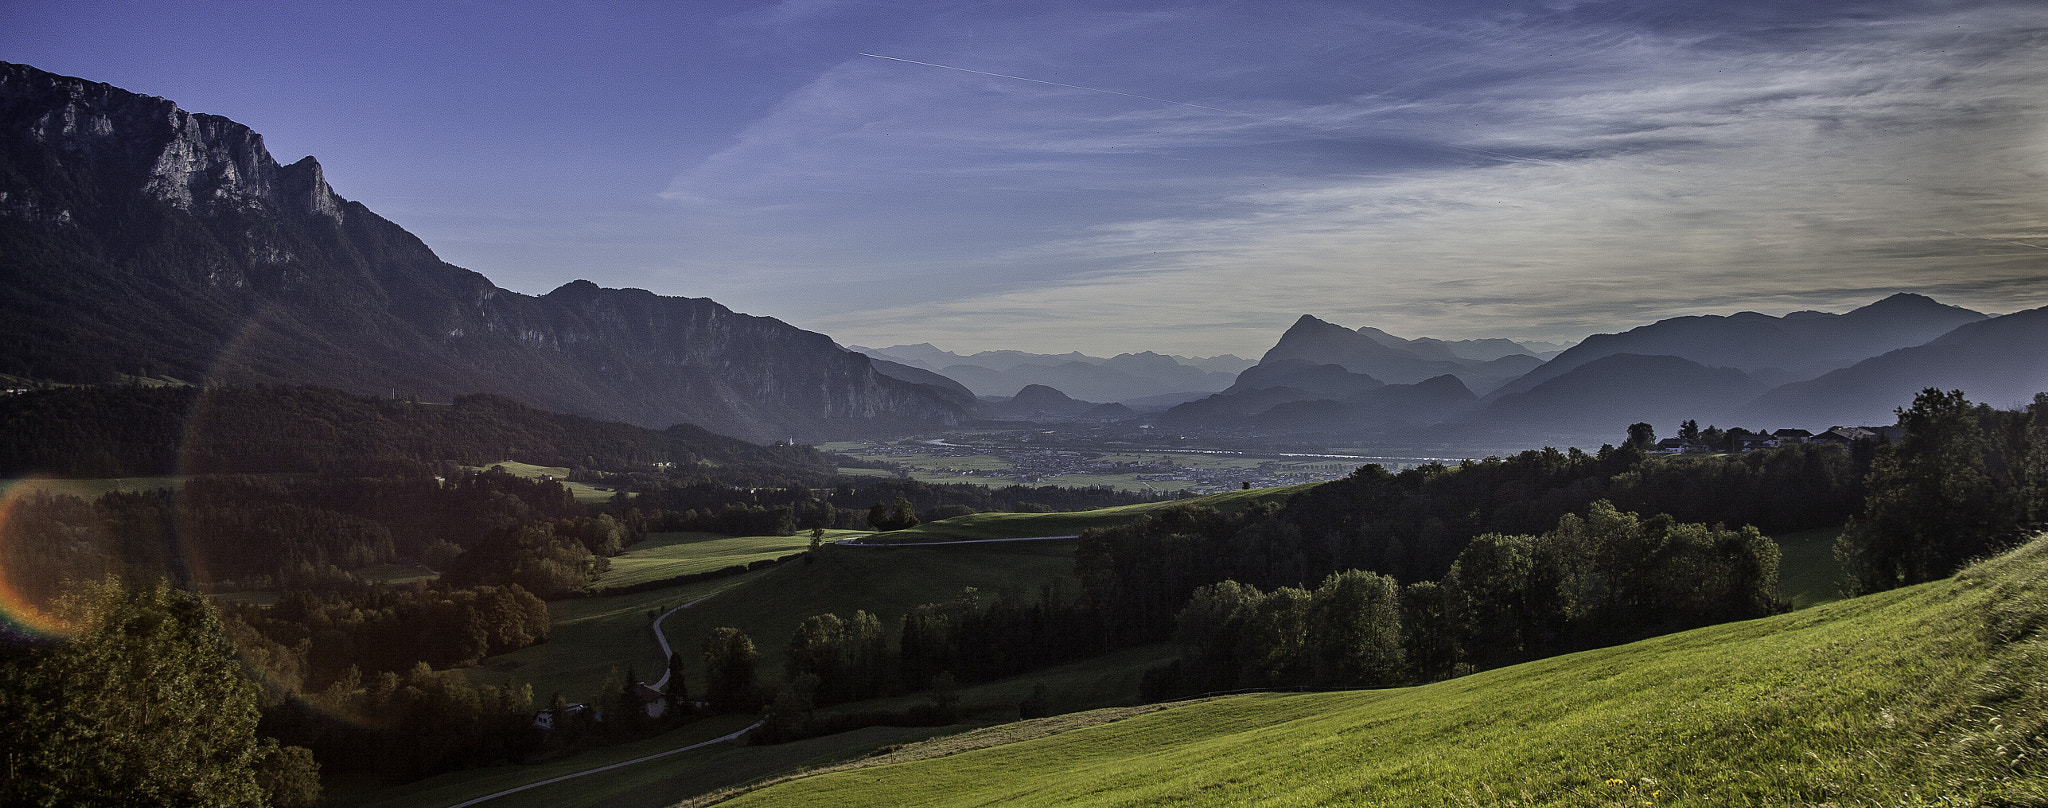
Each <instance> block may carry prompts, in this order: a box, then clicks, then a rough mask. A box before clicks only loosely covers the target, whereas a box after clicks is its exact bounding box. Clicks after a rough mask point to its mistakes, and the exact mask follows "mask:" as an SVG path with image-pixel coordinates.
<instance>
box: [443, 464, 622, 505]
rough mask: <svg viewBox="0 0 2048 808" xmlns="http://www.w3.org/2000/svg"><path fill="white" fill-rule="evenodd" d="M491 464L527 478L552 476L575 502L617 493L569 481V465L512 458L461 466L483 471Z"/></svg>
mask: <svg viewBox="0 0 2048 808" xmlns="http://www.w3.org/2000/svg"><path fill="white" fill-rule="evenodd" d="M492 466H503V467H504V468H505V470H506V471H508V472H511V473H512V474H513V475H514V476H518V477H525V478H526V479H529V480H538V479H540V478H542V477H553V478H554V479H555V481H556V482H559V483H561V484H562V485H563V486H564V487H566V488H568V489H569V493H570V494H571V495H573V496H575V497H576V501H577V502H581V503H584V504H589V503H593V502H609V501H611V498H612V495H613V494H614V493H617V492H615V491H613V490H612V489H611V488H610V487H601V486H595V485H591V484H589V483H572V482H569V467H567V466H536V465H534V464H532V463H520V462H516V461H512V460H501V461H498V462H496V463H486V464H484V465H481V466H464V467H463V468H466V469H473V470H475V471H483V470H484V469H488V468H490V467H492Z"/></svg>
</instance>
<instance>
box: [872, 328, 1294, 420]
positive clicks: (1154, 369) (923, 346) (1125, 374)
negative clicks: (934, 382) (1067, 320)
mask: <svg viewBox="0 0 2048 808" xmlns="http://www.w3.org/2000/svg"><path fill="white" fill-rule="evenodd" d="M851 349H852V350H854V351H858V352H860V353H863V354H867V355H868V356H870V357H873V358H876V359H884V360H888V361H891V362H895V363H898V364H902V365H905V366H909V367H913V368H917V369H919V370H925V371H930V372H934V373H940V374H943V375H945V376H946V377H948V378H951V379H953V380H954V381H957V382H959V383H960V384H961V385H963V386H965V387H966V388H967V389H969V390H972V391H974V394H975V395H977V396H981V397H985V398H1008V397H1010V396H1015V395H1017V394H1018V392H1019V391H1021V390H1023V389H1024V388H1025V387H1028V386H1031V385H1044V386H1047V387H1053V388H1056V389H1058V390H1060V391H1061V392H1063V393H1065V394H1067V395H1071V396H1074V397H1077V398H1082V399H1086V400H1089V401H1106V402H1123V403H1126V404H1131V405H1135V406H1141V407H1142V406H1158V405H1170V404H1177V403H1180V402H1181V401H1187V400H1189V399H1194V398H1200V397H1201V396H1202V395H1204V394H1207V393H1213V392H1216V391H1218V390H1222V389H1224V388H1226V387H1229V386H1230V385H1231V384H1232V383H1233V382H1234V381H1235V380H1236V378H1237V374H1238V372H1240V371H1242V370H1244V369H1245V368H1248V367H1251V366H1252V365H1253V364H1255V363H1254V362H1252V361H1251V360H1248V359H1241V358H1239V357H1236V356H1231V355H1229V354H1224V355H1222V356H1212V357H1203V358H1189V357H1180V356H1165V355H1162V354H1157V353H1153V352H1151V351H1146V352H1143V353H1126V354H1118V355H1116V356H1112V357H1108V358H1102V357H1096V356H1088V355H1086V354H1082V353H1078V352H1075V353H1065V354H1034V353H1026V352H1023V351H983V352H981V353H977V354H972V355H967V356H962V355H960V354H956V353H953V352H951V351H945V350H941V349H939V348H937V347H935V346H933V345H932V344H931V343H919V344H916V345H892V346H890V347H887V348H864V347H861V346H858V345H856V346H852V348H851Z"/></svg>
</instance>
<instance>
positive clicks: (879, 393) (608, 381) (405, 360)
mask: <svg viewBox="0 0 2048 808" xmlns="http://www.w3.org/2000/svg"><path fill="white" fill-rule="evenodd" d="M0 279H4V284H0V312H5V313H6V315H7V316H6V317H4V318H0V373H7V374H12V375H16V376H24V377H29V378H39V379H56V380H62V381H83V382H97V381H106V380H110V379H116V378H120V377H122V376H124V375H132V376H164V377H171V378H176V379H182V380H186V381H192V382H200V381H212V382H216V383H251V382H292V383H316V384H324V385H328V386H332V387H340V388H345V389H350V390H357V391H365V392H385V391H388V390H393V389H396V390H398V391H401V392H407V393H415V394H418V395H421V396H422V397H425V398H428V399H430V400H431V399H446V398H448V397H452V396H454V395H459V394H464V393H475V392H490V393H499V394H503V395H507V396H511V397H514V398H518V399H520V400H523V401H526V402H529V403H531V404H534V405H537V406H541V407H545V408H548V409H553V410H559V411H564V412H571V413H577V414H583V415H590V416H594V417H600V418H607V419H614V420H621V421H627V422H630V423H636V424H641V425H646V426H656V427H659V426H666V425H668V424H672V423H677V422H689V423H694V424H698V425H701V426H704V427H707V428H710V429H713V430H717V431H720V432H725V433H728V434H733V435H738V436H742V437H748V438H753V439H757V440H759V439H769V438H779V437H786V436H797V437H823V436H825V435H830V434H857V433H863V432H875V431H884V430H895V429H910V428H917V427H920V426H929V425H935V424H945V423H952V422H954V421H956V420H958V419H960V418H961V417H962V412H961V409H960V406H959V405H958V404H956V403H954V402H950V401H947V400H945V399H944V398H943V397H942V396H940V395H937V394H935V392H934V391H931V390H928V389H925V388H923V387H920V386H918V385H915V384H910V383H907V382H904V381H902V380H899V379H894V378H890V377H888V376H885V375H882V374H880V373H877V372H876V371H875V369H874V368H873V367H872V366H871V364H870V363H869V361H868V359H867V358H866V357H864V356H861V355H859V354H855V353H851V352H848V351H845V350H841V349H839V348H838V347H836V346H835V345H834V344H833V342H832V340H831V339H830V338H828V337H826V336H825V335H823V334H817V333H813V332H809V331H804V330H802V329H798V328H795V327H793V326H790V325H788V324H786V323H783V322H780V321H778V320H774V319H771V318H765V317H753V316H748V315H745V314H739V313H736V312H733V311H732V310H730V309H727V308H725V307H724V306H721V305H719V304H717V303H715V302H713V301H710V300H706V299H696V298H678V297H663V296H659V295H655V294H652V293H650V292H645V291H641V290H636V289H603V288H599V287H598V286H596V285H595V284H592V283H589V282H587V281H576V282H573V283H569V284H567V285H564V286H563V287H561V288H559V289H556V290H555V291H553V292H550V293H548V294H546V295H542V296H539V297H534V296H530V295H523V294H519V293H516V292H511V291H508V290H505V289H501V288H499V287H497V286H496V285H495V284H492V283H491V282H490V280H489V279H488V278H485V277H484V276H482V275H480V274H477V273H475V272H471V271H469V270H466V269H462V268H460V267H456V266H453V265H450V264H448V263H445V262H443V261H441V260H440V259H439V258H438V257H436V256H435V255H434V253H433V251H432V250H431V249H429V248H428V247H427V245H426V244H424V243H422V242H421V241H420V240H419V239H418V238H416V237H414V236H413V235H412V234H411V233H408V232H406V231H405V230H404V229H403V228H400V227H399V226H397V225H395V224H393V223H391V222H389V221H387V220H385V219H383V218H382V217H380V216H378V215H377V214H375V213H373V212H371V211H370V210H369V209H368V208H365V207H363V206H362V205H360V204H358V203H355V202H350V201H347V200H345V199H342V198H341V197H339V196H337V195H336V194H335V193H334V191H333V190H332V189H330V188H329V187H328V185H327V182H326V179H325V177H324V176H323V175H322V173H321V169H320V165H319V163H317V162H315V161H314V160H313V158H311V157H308V158H305V159H303V160H300V161H298V162H296V163H292V164H290V165H279V164H278V163H277V162H276V161H275V160H273V159H272V158H271V155H270V153H269V151H268V150H267V149H265V148H264V145H263V138H262V136H261V135H258V134H256V133H255V132H253V131H251V130H250V129H249V128H248V127H246V126H243V125H241V124H238V123H235V122H234V121H231V120H228V119H226V118H221V117H217V116H211V115H200V114H193V113H189V112H186V111H184V110H181V109H179V108H178V107H177V105H176V104H173V103H172V102H170V101H167V100H164V99H161V98H153V97H148V96H142V95H137V94H134V93H130V92H127V91H124V90H121V89H118V88H115V87H110V86H108V85H105V84H100V83H96V82H90V81H85V80H82V79H75V78H69V77H64V76H57V75H54V74H50V73H46V72H43V71H40V70H36V69H35V68H32V67H28V66H24V65H14V64H5V63H0Z"/></svg>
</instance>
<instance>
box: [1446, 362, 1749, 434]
mask: <svg viewBox="0 0 2048 808" xmlns="http://www.w3.org/2000/svg"><path fill="white" fill-rule="evenodd" d="M1763 390H1764V386H1763V385H1762V384H1759V383H1758V382H1757V381H1756V380H1755V379H1752V378H1750V377H1749V376H1748V375H1746V374H1744V373H1743V372H1742V371H1740V370H1736V369H1734V368H1710V367H1707V366H1705V365H1701V364H1700V363H1698V362H1694V361H1691V360H1688V359H1683V358H1680V357H1676V356H1643V355H1640V354H1614V355H1611V356H1603V357H1600V358H1598V359H1595V360H1593V361H1590V362H1587V363H1585V364H1583V365H1580V366H1578V367H1575V368H1572V369H1571V370H1568V371H1566V372H1564V373H1562V374H1560V375H1558V376H1555V377H1553V378H1550V379H1547V380H1544V381H1543V382H1541V383H1539V384H1537V385H1535V386H1534V387H1532V388H1530V389H1527V390H1523V391H1521V392H1516V393H1508V394H1506V395H1502V396H1500V397H1499V398H1496V399H1493V400H1492V401H1490V402H1488V403H1487V405H1486V406H1485V408H1484V409H1483V410H1480V411H1479V412H1477V413H1474V414H1473V415H1471V416H1470V417H1469V418H1465V419H1462V420H1460V421H1459V426H1458V427H1457V429H1456V430H1454V431H1464V432H1467V433H1469V434H1470V435H1472V436H1473V437H1475V438H1479V437H1486V436H1494V437H1503V436H1516V437H1520V438H1523V439H1527V440H1538V441H1540V442H1544V443H1550V444H1554V445H1560V446H1562V445H1577V446H1581V447H1586V448H1591V447H1594V446H1598V445H1600V444H1602V443H1620V442H1621V441H1622V440H1623V438H1624V437H1625V433H1626V430H1627V428H1628V425H1629V424H1633V423H1636V422H1639V421H1641V422H1648V423H1649V424H1651V425H1652V426H1655V427H1657V429H1658V430H1659V432H1660V434H1664V435H1670V434H1673V433H1675V432H1676V431H1677V428H1678V424H1679V422H1680V421H1683V420H1686V419H1688V418H1691V419H1697V420H1698V421H1699V422H1700V423H1701V424H1707V423H1712V422H1717V421H1718V422H1721V423H1727V416H1728V415H1729V414H1730V413H1732V412H1733V411H1734V410H1735V409H1736V408H1737V407H1738V406H1740V405H1741V404H1742V403H1743V402H1746V401H1748V400H1750V399H1752V398H1754V397H1755V396H1756V395H1757V394H1759V393H1761V392H1763Z"/></svg>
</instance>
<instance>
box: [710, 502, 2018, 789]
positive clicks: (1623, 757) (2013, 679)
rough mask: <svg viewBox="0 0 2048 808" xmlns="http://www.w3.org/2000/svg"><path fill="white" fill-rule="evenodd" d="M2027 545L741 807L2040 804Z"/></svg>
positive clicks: (792, 785) (950, 759) (1147, 720)
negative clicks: (1796, 604)
mask: <svg viewBox="0 0 2048 808" xmlns="http://www.w3.org/2000/svg"><path fill="white" fill-rule="evenodd" d="M2044 627H2048V538H2044V539H2036V540H2035V541H2034V542H2033V543H2031V544H2029V545H2028V546H2027V547H2025V548H2023V549H2021V550H2020V551H2017V552H2015V553H2013V554H2009V555H2007V556H2005V557H2002V558H1999V559H1996V560H1994V561H1992V562H1989V563H1987V564H1983V565H1979V566H1978V567H1974V568H1972V569H1971V570H1968V571H1966V572H1965V573H1963V574H1961V575H1959V576H1957V577H1956V578H1954V579H1950V580H1945V581H1939V582H1935V583H1931V584H1925V585H1921V586H1917V587H1911V588H1907V589H1902V590H1898V591H1894V592H1888V593H1883V594H1879V595H1873V596H1868V597H1862V598H1856V599H1852V600H1843V601H1837V602H1834V603H1827V604H1822V605H1819V606H1814V607H1812V608H1808V609H1802V610H1799V611H1796V612H1792V613H1789V614H1785V615H1780V616H1777V617H1771V618H1765V619H1761V620H1752V621H1745V622H1741V623H1731V624H1726V625H1721V626H1713V627H1709V628H1704V629H1699V630H1695V631H1689V632H1684V633H1681V634H1674V635H1669V636H1665V637H1659V638H1655V639H1651V640H1646V641H1643V642H1638V643H1632V644H1629V645H1625V646H1619V647H1615V648H1607V649H1601V650H1597V651H1589V652H1584V653H1579V654H1572V655H1568V656H1563V657H1557V658H1553V659H1547V660H1540V661H1537V662H1531V663H1527V664H1523V665H1517V666H1513V667H1509V668H1502V669H1498V670H1493V671H1488V672H1484V673H1479V674H1474V675H1471V676H1466V677H1463V678H1460V679H1454V680H1451V681H1447V682H1439V683H1436V684H1431V685H1425V686H1421V687H1410V688H1398V689H1390V690H1380V691H1353V692H1337V693H1318V694H1258V695H1249V696H1240V697H1233V698H1228V699H1220V700H1216V701H1210V702H1202V703H1193V704H1188V705H1185V706H1180V707H1176V708H1173V709H1169V710H1165V711H1161V712H1156V713H1149V714H1142V715H1136V716H1132V717H1129V718H1125V719H1124V720H1120V721H1115V722H1113V723H1107V724H1102V725H1099V726H1094V727H1088V728H1080V729H1074V730H1071V731H1068V732H1064V733H1060V734H1057V735H1052V736H1049V737H1044V738H1038V739H1034V740H1029V741H1023V742H1020V743H1015V744H1008V745H1003V746H998V747H993V748H988V749H982V750H976V751H968V752H963V753H959V754H954V755H950V756H946V757H939V758H935V759H930V760H924V761H921V762H912V763H904V764H898V765H888V766H882V767H875V768H865V769H855V770H851V771H844V772H839V773H833V774H825V775H820V776H816V777H809V778H804V779H800V780H795V781H792V782H788V783H784V784H782V785H778V786H774V787H771V788H768V789H765V790H762V791H758V792H755V793H752V794H748V795H744V796H741V797H740V798H738V799H737V800H735V801H733V802H731V803H728V804H731V805H735V806H762V805H822V804H833V805H895V806H942V805H989V804H997V803H1000V804H1003V805H1015V806H1035V805H1048V806H1051V805H1058V806H1067V805H1136V804H1172V805H1187V806H1206V805H1217V806H1225V805H1228V806H1237V805H1260V806H1292V805H1331V804H1367V805H1522V806H1536V805H1559V806H1562V805H1701V806H1705V805H1818V804H1829V805H1986V804H1990V805H2039V804H2044V802H2048V741H2044V738H2048V684H2044V682H2043V679H2042V677H2041V671H2043V670H2044V669H2048V640H2044V637H2043V630H2044Z"/></svg>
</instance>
